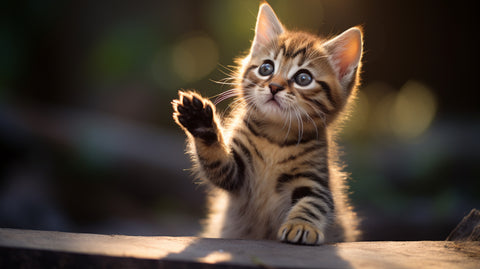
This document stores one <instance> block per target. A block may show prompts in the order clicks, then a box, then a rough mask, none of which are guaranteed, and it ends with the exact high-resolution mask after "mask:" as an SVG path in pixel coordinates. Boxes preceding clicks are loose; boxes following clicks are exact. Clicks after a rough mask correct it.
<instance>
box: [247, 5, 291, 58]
mask: <svg viewBox="0 0 480 269" xmlns="http://www.w3.org/2000/svg"><path fill="white" fill-rule="evenodd" d="M281 33H283V26H282V24H281V23H280V21H279V20H278V18H277V16H276V15H275V12H273V9H272V8H271V7H270V6H269V5H268V4H266V3H264V4H262V5H260V9H259V10H258V16H257V24H256V26H255V38H254V39H253V43H252V48H251V51H250V52H251V53H252V52H255V51H258V50H260V49H262V48H263V47H265V46H267V45H268V44H270V42H272V40H274V39H275V38H277V37H278V36H279V35H280V34H281Z"/></svg>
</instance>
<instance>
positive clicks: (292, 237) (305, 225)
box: [277, 220, 325, 245]
mask: <svg viewBox="0 0 480 269" xmlns="http://www.w3.org/2000/svg"><path fill="white" fill-rule="evenodd" d="M277 237H278V240H280V241H282V242H285V243H291V244H301V245H320V244H322V243H323V242H325V235H324V234H323V232H322V231H321V230H320V229H318V228H317V227H315V226H313V225H312V224H311V223H310V222H307V221H302V220H289V221H287V222H286V223H284V224H283V225H282V226H281V227H280V229H279V230H278V235H277Z"/></svg>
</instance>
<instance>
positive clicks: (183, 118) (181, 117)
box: [172, 91, 217, 143]
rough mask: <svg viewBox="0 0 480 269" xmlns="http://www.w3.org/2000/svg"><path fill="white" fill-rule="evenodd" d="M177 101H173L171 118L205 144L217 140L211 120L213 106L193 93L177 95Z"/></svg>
mask: <svg viewBox="0 0 480 269" xmlns="http://www.w3.org/2000/svg"><path fill="white" fill-rule="evenodd" d="M178 94H179V99H176V100H173V102H172V105H173V110H174V113H173V118H174V119H175V121H176V122H177V124H179V125H180V126H182V127H184V128H185V129H186V130H187V131H188V132H190V133H191V134H192V135H193V136H194V137H198V138H201V139H203V140H205V141H206V142H207V143H213V142H214V141H216V140H217V133H216V126H215V123H214V120H213V104H212V103H211V102H210V101H208V100H206V99H204V98H202V97H201V96H200V95H198V94H196V93H193V92H182V91H180V92H179V93H178Z"/></svg>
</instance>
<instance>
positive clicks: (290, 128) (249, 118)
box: [244, 110, 326, 145]
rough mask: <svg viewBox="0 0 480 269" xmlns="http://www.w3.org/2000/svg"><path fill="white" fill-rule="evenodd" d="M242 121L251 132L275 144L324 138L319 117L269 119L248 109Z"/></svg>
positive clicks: (324, 131) (322, 125)
mask: <svg viewBox="0 0 480 269" xmlns="http://www.w3.org/2000/svg"><path fill="white" fill-rule="evenodd" d="M244 122H245V124H246V125H247V126H248V128H249V129H250V131H251V132H252V133H254V134H257V135H259V136H263V137H265V138H267V139H269V140H270V141H271V142H275V143H277V144H285V145H290V144H298V143H304V142H308V141H311V140H324V139H325V138H326V129H325V124H324V122H323V120H321V119H316V120H315V119H312V118H306V117H303V118H296V117H294V118H291V119H285V120H282V119H280V118H278V119H270V118H268V117H265V116H264V115H260V113H258V112H257V113H255V111H252V110H250V111H249V112H247V113H245V115H244Z"/></svg>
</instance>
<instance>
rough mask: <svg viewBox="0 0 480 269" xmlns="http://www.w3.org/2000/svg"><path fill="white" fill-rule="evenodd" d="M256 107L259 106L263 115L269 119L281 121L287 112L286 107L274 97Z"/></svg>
mask: <svg viewBox="0 0 480 269" xmlns="http://www.w3.org/2000/svg"><path fill="white" fill-rule="evenodd" d="M257 107H258V108H259V110H260V112H261V113H262V114H263V116H265V117H266V118H268V119H270V120H271V121H279V122H283V121H284V120H285V117H287V114H288V113H287V111H286V109H285V108H284V107H283V106H282V105H281V104H280V103H278V101H276V100H274V99H271V100H268V101H267V102H265V103H264V104H262V105H260V106H257Z"/></svg>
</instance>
